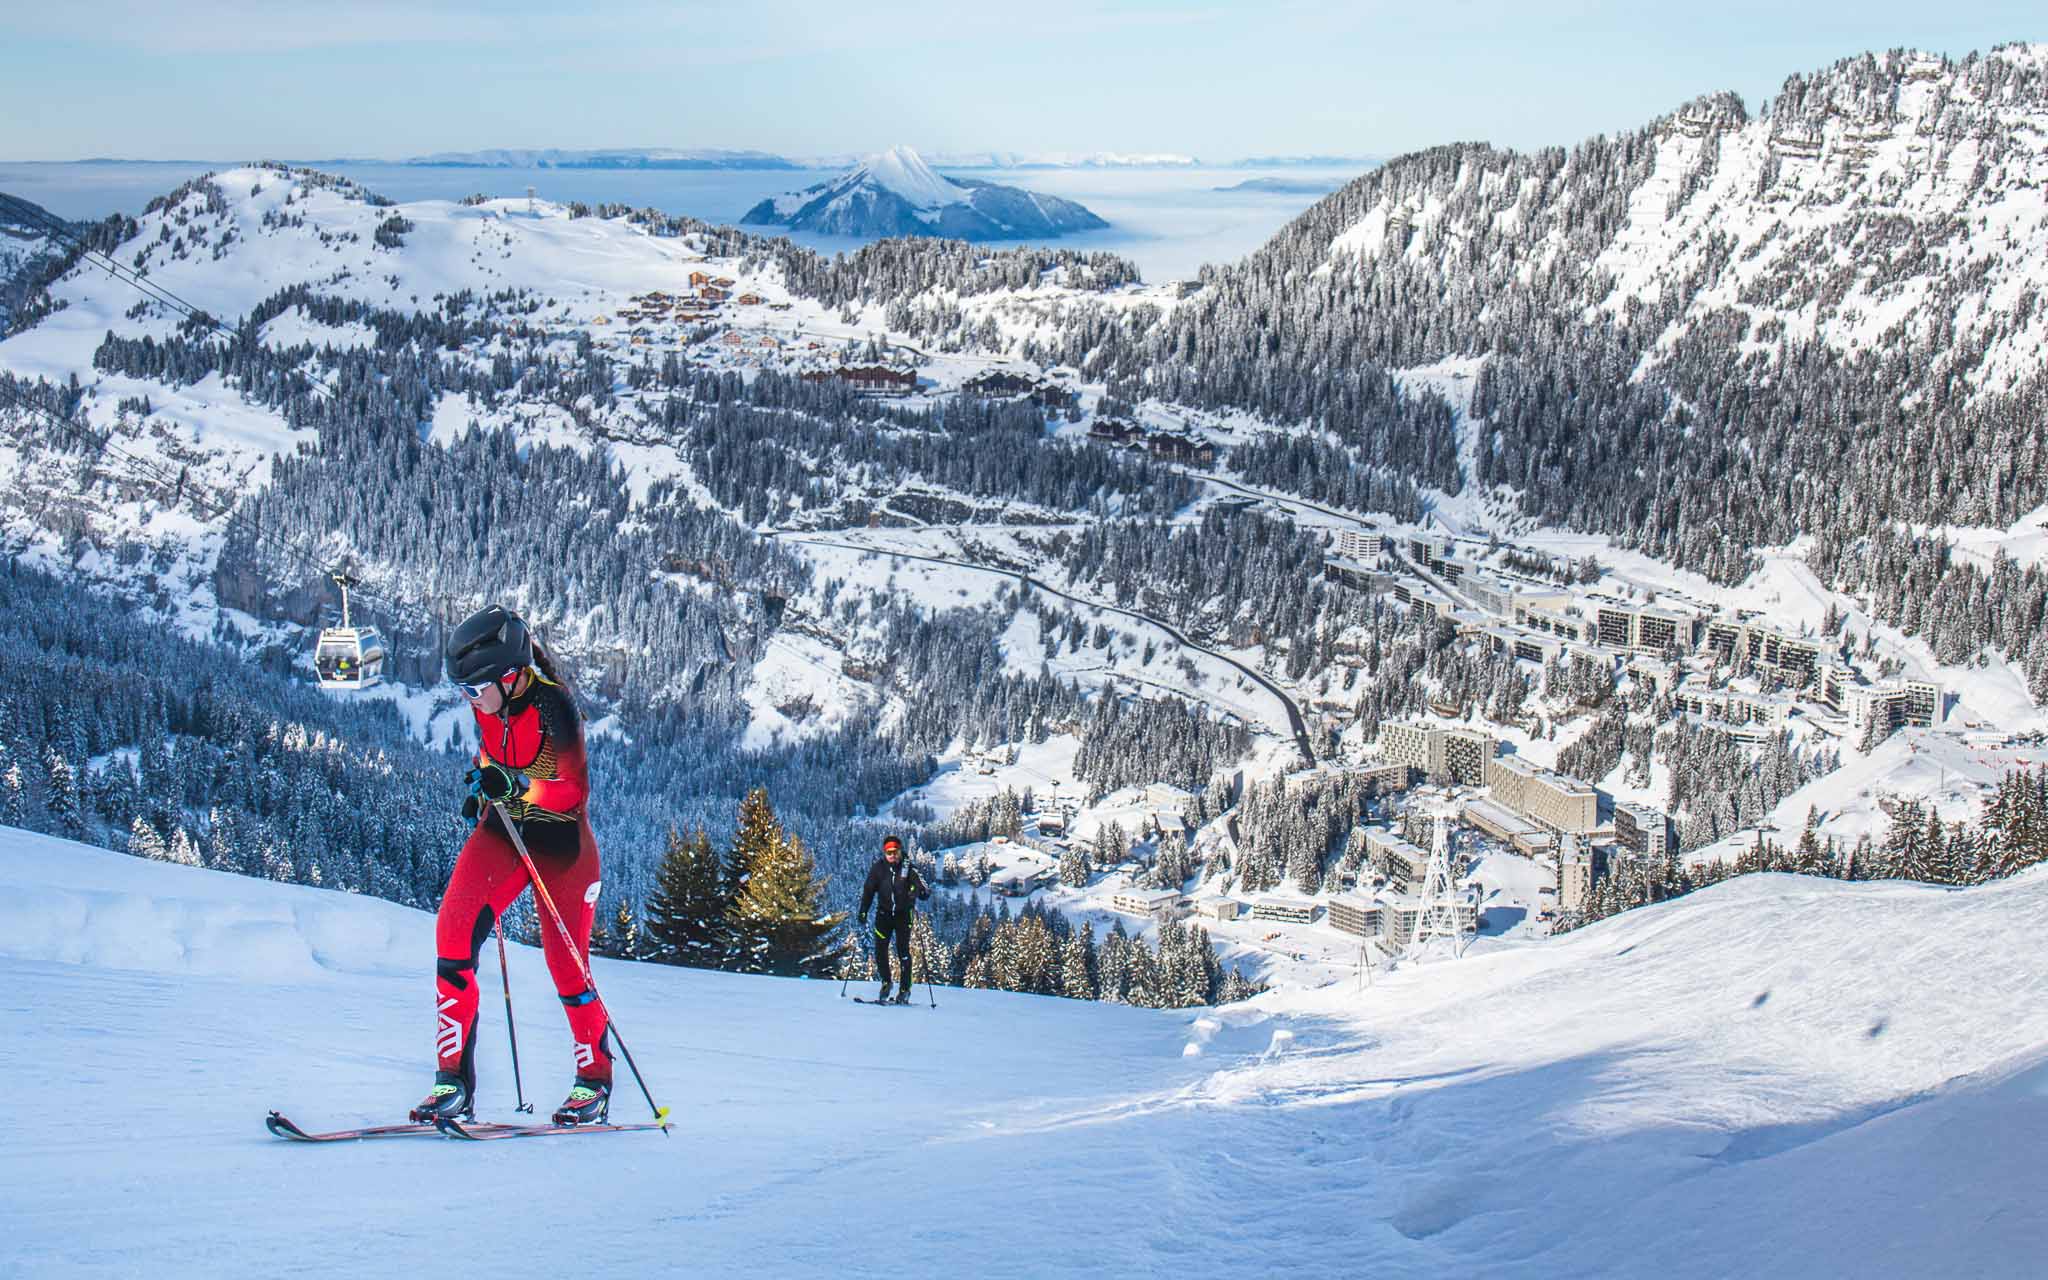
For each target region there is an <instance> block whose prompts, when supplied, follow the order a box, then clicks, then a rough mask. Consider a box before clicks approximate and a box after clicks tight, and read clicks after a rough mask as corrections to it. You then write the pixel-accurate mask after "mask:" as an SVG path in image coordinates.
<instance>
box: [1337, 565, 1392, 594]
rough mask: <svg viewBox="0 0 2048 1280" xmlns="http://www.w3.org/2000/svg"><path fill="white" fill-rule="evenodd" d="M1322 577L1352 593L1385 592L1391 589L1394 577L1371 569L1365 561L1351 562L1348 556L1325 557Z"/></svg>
mask: <svg viewBox="0 0 2048 1280" xmlns="http://www.w3.org/2000/svg"><path fill="white" fill-rule="evenodd" d="M1323 577H1324V578H1325V579H1326V580H1328V581H1330V582H1334V583H1336V584H1337V585H1338V586H1340V587H1350V588H1351V589H1352V590H1353V591H1386V590H1389V589H1391V588H1392V587H1393V585H1394V576H1393V575H1392V574H1390V573H1384V572H1382V571H1380V570H1378V569H1375V568H1373V567H1372V565H1371V564H1370V563H1368V562H1366V561H1362V560H1353V559H1351V558H1350V557H1349V556H1325V557H1324V558H1323Z"/></svg>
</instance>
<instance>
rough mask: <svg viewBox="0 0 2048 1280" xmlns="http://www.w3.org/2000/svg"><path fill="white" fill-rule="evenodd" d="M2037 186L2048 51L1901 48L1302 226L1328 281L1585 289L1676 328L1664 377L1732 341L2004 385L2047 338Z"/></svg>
mask: <svg viewBox="0 0 2048 1280" xmlns="http://www.w3.org/2000/svg"><path fill="white" fill-rule="evenodd" d="M2044 182H2048V45H2043V44H2033V45H2007V46H2004V47H2002V48H1999V49H1996V50H1994V51H1992V52H1991V53H1990V54H1988V55H1985V56H1983V57H1978V56H1976V55H1972V56H1971V57H1970V58H1968V59H1966V60H1963V61H1961V62H1954V61H1950V60H1949V59H1946V58H1943V57H1939V56H1936V55H1933V54H1926V53H1916V52H1908V51H1903V50H1895V51H1892V52H1889V53H1882V54H1865V55H1863V56H1861V57H1858V58H1852V59H1848V60H1845V61H1843V62H1841V63H1838V64H1836V65H1835V66H1833V67H1830V68H1827V69H1825V70H1823V71H1821V72H1818V73H1815V74H1813V75H1811V76H1793V77H1791V78H1789V79H1788V80H1787V81H1786V82H1785V85H1784V87H1783V89H1782V90H1781V91H1780V93H1779V95H1778V96H1777V98H1775V99H1774V100H1773V101H1772V102H1771V103H1769V104H1768V106H1767V108H1766V109H1765V110H1764V111H1763V112H1762V113H1760V114H1759V115H1757V116H1755V117H1751V116H1750V115H1749V114H1748V113H1747V111H1746V110H1745V109H1744V107H1743V104H1742V102H1741V100H1740V99H1739V98H1737V97H1736V96H1735V95H1733V94H1728V93H1722V94H1713V95H1708V96H1706V97H1702V98H1699V99H1697V100H1695V101H1694V102H1691V103H1689V104H1687V105H1686V106H1684V107H1683V108H1681V109H1679V110H1678V111H1676V112H1674V113H1672V114H1671V115H1669V116H1666V117H1664V118H1663V119H1661V120H1658V121H1656V122H1655V123H1653V124H1652V125H1651V126H1650V127H1649V129H1648V130H1646V131H1644V132H1643V133H1641V134H1639V135H1633V136H1630V137H1627V138H1621V139H1616V140H1615V144H1614V146H1613V147H1612V148H1610V149H1609V151H1608V152H1602V151H1601V150H1599V148H1597V147H1595V146H1590V145H1589V146H1587V147H1582V148H1580V149H1579V150H1578V151H1576V152H1574V153H1573V155H1572V156H1571V157H1569V158H1567V157H1566V156H1565V155H1564V154H1563V153H1561V152H1545V153H1541V154H1538V155H1532V156H1517V155H1515V154H1513V153H1510V152H1502V151H1495V150H1492V149H1490V148H1484V147H1477V148H1468V149H1445V150H1444V151H1441V152H1431V153H1426V154H1425V155H1424V156H1417V157H1410V158H1408V160H1406V161H1404V162H1397V163H1396V164H1394V165H1390V166H1388V167H1387V168H1385V169H1382V170H1380V171H1378V172H1376V173H1374V174H1371V175H1368V176H1366V177H1365V178H1362V179H1360V180H1359V181H1358V182H1357V183H1355V184H1354V185H1353V187H1352V188H1350V189H1348V190H1347V192H1346V193H1345V194H1344V195H1342V196H1339V197H1337V198H1336V200H1335V201H1334V202H1333V206H1332V208H1331V209H1330V210H1328V211H1326V213H1327V214H1328V215H1329V216H1318V215H1317V214H1315V213H1313V212H1312V213H1311V214H1310V215H1307V216H1305V218H1304V222H1313V223H1315V224H1316V226H1317V227H1318V228H1319V229H1322V228H1327V232H1326V243H1325V247H1324V252H1325V255H1326V263H1325V269H1329V270H1339V271H1350V270H1359V271H1362V272H1369V271H1370V270H1371V269H1372V264H1373V263H1375V262H1376V261H1378V260H1380V259H1390V260H1392V259H1404V260H1406V262H1407V263H1408V264H1409V265H1411V266H1414V265H1419V264H1430V263H1433V264H1435V266H1436V268H1437V269H1438V270H1439V271H1440V272H1441V274H1442V275H1443V277H1444V278H1445V279H1446V280H1447V281H1452V280H1461V279H1469V278H1471V277H1472V276H1474V275H1475V274H1485V275H1488V276H1493V275H1496V274H1497V275H1498V277H1499V279H1500V282H1501V283H1502V284H1504V285H1505V284H1508V283H1510V282H1512V283H1513V284H1518V285H1520V286H1524V287H1532V286H1534V287H1538V288H1539V289H1540V288H1545V287H1550V286H1552V285H1553V284H1554V283H1556V282H1560V281H1561V282H1566V283H1567V285H1568V284H1569V282H1571V281H1577V280H1582V281H1583V282H1584V285H1583V291H1582V293H1580V295H1579V296H1580V297H1581V299H1582V300H1583V302H1584V303H1585V304H1586V306H1587V316H1588V318H1595V319H1597V318H1598V317H1599V316H1600V315H1601V314H1602V313H1606V314H1611V315H1623V314H1628V315H1633V314H1635V313H1637V312H1646V313H1648V314H1652V315H1658V316H1661V317H1662V318H1663V320H1664V324H1663V328H1662V333H1661V337H1660V338H1659V340H1658V342H1657V344H1656V348H1655V353H1654V355H1653V358H1654V357H1655V355H1668V354H1670V353H1671V351H1672V350H1673V348H1675V347H1676V346H1678V345H1679V344H1680V341H1681V339H1682V338H1683V337H1685V336H1687V335H1689V334H1693V333H1695V332H1697V331H1700V330H1702V329H1703V328H1704V327H1707V326H1714V327H1715V331H1717V332H1718V331H1720V330H1725V329H1729V328H1730V327H1731V326H1732V327H1733V328H1734V331H1735V336H1737V337H1738V338H1740V339H1741V340H1742V342H1743V344H1744V347H1745V349H1746V350H1756V349H1771V348H1778V349H1783V348H1788V347H1789V348H1796V347H1797V346H1798V345H1799V344H1802V343H1806V342H1816V341H1817V342H1820V343H1823V344H1826V345H1827V346H1829V347H1831V348H1833V349H1834V350H1836V351H1840V352H1845V353H1847V352H1854V351H1856V350H1858V349H1862V350H1866V351H1867V350H1869V349H1871V348H1873V347H1876V348H1879V349H1912V350H1916V351H1917V350H1921V349H1923V348H1928V347H1931V348H1935V349H1936V350H1946V351H1948V352H1950V353H1952V354H1951V356H1950V358H1952V359H1955V360H1956V363H1957V365H1958V366H1959V369H1960V371H1962V372H1963V373H1965V374H1966V376H1967V377H1968V378H1969V379H1970V380H1971V381H1973V382H1976V383H1978V384H1979V385H1980V386H1984V387H1987V388H1995V389H2006V388H2009V387H2010V386H2011V385H2012V384H2013V382H2014V381H2015V380H2016V379H2018V378H2020V377H2022V376H2029V375H2032V374H2033V373H2034V372H2035V371H2036V370H2037V369H2038V366H2039V360H2038V354H2039V352H2040V350H2041V348H2042V346H2043V344H2044V342H2048V311H2044V310H2043V309H2041V308H2040V307H2039V306H2038V305H2037V296H2038V294H2039V292H2040V290H2041V289H2042V288H2043V287H2044V286H2048V188H2044V186H2043V183H2044ZM1617 193H1620V194H1622V195H1623V196H1624V197H1625V198H1624V199H1623V200H1622V201H1621V202H1620V203H1619V204H1618V205H1613V206H1612V207H1610V204H1611V203H1612V202H1611V201H1610V196H1612V195H1614V194H1617ZM1337 206H1341V211H1340V210H1339V209H1338V208H1337ZM1616 214H1618V215H1619V216H1613V215H1616ZM1980 348H1981V350H1980Z"/></svg>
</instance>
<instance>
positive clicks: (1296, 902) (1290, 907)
mask: <svg viewBox="0 0 2048 1280" xmlns="http://www.w3.org/2000/svg"><path fill="white" fill-rule="evenodd" d="M1315 918H1316V904H1315V903H1313V902H1305V901H1303V900H1302V899H1300V898H1260V899H1259V900H1258V901H1256V902H1254V903H1252V919H1254V920H1278V921H1280V922H1281V923H1282V924H1308V923H1309V922H1310V921H1312V920H1314V919H1315Z"/></svg>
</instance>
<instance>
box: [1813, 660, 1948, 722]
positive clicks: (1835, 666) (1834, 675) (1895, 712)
mask: <svg viewBox="0 0 2048 1280" xmlns="http://www.w3.org/2000/svg"><path fill="white" fill-rule="evenodd" d="M1818 683H1819V686H1820V700H1821V701H1822V702H1825V703H1826V704H1827V705H1829V706H1830V707H1833V708H1834V709H1835V710H1836V711H1839V712H1841V713H1842V715H1843V716H1845V717H1847V719H1848V721H1849V723H1850V724H1851V725H1853V726H1854V727H1856V728H1858V729H1862V728H1865V727H1867V726H1868V725H1869V724H1870V723H1871V722H1872V721H1876V722H1877V723H1879V724H1882V725H1883V726H1884V728H1885V731H1886V732H1888V733H1889V732H1890V731H1892V730H1894V729H1900V728H1903V727H1905V726H1906V725H1918V726H1920V727H1921V728H1931V727H1932V726H1933V725H1934V723H1935V721H1937V720H1939V719H1941V686H1940V685H1938V684H1936V683H1934V682H1933V681H1932V680H1882V681H1879V682H1878V683H1876V684H1861V683H1858V682H1857V678H1856V672H1855V671H1854V670H1853V669H1851V668H1850V667H1848V666H1847V665H1845V664H1843V663H1840V662H1824V663H1822V664H1821V666H1820V675H1819V681H1818Z"/></svg>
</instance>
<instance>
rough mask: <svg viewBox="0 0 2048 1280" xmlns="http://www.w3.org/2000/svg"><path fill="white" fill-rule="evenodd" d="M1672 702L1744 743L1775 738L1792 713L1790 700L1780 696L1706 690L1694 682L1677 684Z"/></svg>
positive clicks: (1738, 691) (1728, 690) (1727, 690)
mask: <svg viewBox="0 0 2048 1280" xmlns="http://www.w3.org/2000/svg"><path fill="white" fill-rule="evenodd" d="M1672 701H1673V702H1674V703H1675V704H1676V705H1677V707H1678V709H1679V710H1680V711H1683V712H1686V713H1688V714H1690V715H1696V716H1698V717H1699V718H1700V719H1702V720H1704V721H1706V722H1707V723H1708V724H1711V725H1713V726H1714V727H1715V728H1717V729H1721V730H1723V731H1725V732H1727V733H1729V734H1731V735H1733V736H1734V737H1736V738H1739V739H1741V740H1743V741H1745V742H1758V741H1761V740H1763V739H1765V738H1768V737H1771V736H1773V735H1775V734H1776V733H1777V732H1778V731H1779V730H1780V729H1783V728H1784V727H1785V721H1786V719H1787V718H1789V717H1790V716H1791V714H1792V700H1791V699H1790V698H1788V697H1786V696H1784V695H1783V694H1776V693H1744V692H1743V691H1741V690H1739V689H1709V688H1707V687H1706V686H1705V685H1703V684H1700V683H1698V682H1696V681H1692V682H1687V683H1685V684H1681V685H1679V686H1678V691H1677V693H1676V694H1675V695H1674V697H1673V698H1672Z"/></svg>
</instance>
